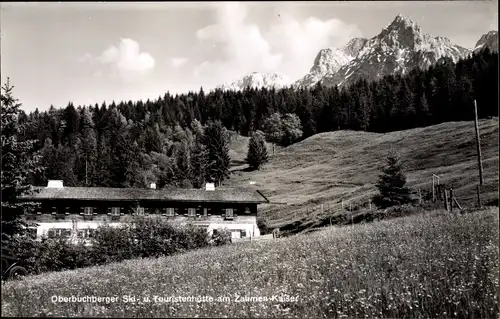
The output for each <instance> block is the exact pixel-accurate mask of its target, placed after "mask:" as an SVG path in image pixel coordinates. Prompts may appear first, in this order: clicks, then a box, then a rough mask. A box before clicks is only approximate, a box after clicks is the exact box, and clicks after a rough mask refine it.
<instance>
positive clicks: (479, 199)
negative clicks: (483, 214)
mask: <svg viewBox="0 0 500 319" xmlns="http://www.w3.org/2000/svg"><path fill="white" fill-rule="evenodd" d="M477 207H478V208H481V186H480V185H479V184H477Z"/></svg>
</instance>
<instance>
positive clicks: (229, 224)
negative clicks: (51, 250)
mask: <svg viewBox="0 0 500 319" xmlns="http://www.w3.org/2000/svg"><path fill="white" fill-rule="evenodd" d="M179 222H181V223H182V221H179ZM104 224H105V223H104V222H102V221H78V222H77V223H76V229H87V228H91V229H97V228H98V227H99V226H103V225H104ZM194 224H195V225H196V224H198V225H207V222H206V221H205V222H194ZM38 225H39V226H38V227H37V237H42V236H48V231H49V229H53V228H63V229H73V222H72V221H66V222H38ZM107 225H108V226H110V227H119V226H120V225H122V223H120V222H114V223H107ZM207 226H208V227H207V231H208V232H209V234H210V235H212V233H213V230H214V229H219V228H220V229H223V228H227V229H229V230H232V231H233V232H232V233H231V236H232V237H233V238H240V233H239V232H236V230H245V232H246V237H258V236H260V231H259V227H258V226H257V220H256V218H250V219H249V218H248V217H246V218H245V220H244V221H243V222H242V223H241V222H240V223H238V222H237V220H236V221H223V220H222V218H220V220H217V221H210V222H208V225H207Z"/></svg>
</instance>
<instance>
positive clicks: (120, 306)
mask: <svg viewBox="0 0 500 319" xmlns="http://www.w3.org/2000/svg"><path fill="white" fill-rule="evenodd" d="M498 240H499V238H498V208H495V209H487V210H483V211H479V212H475V213H472V214H466V215H450V214H445V213H443V212H439V211H434V212H430V213H426V214H421V215H415V216H410V217H405V218H397V219H394V220H388V221H382V222H375V223H371V224H362V225H355V226H352V227H351V226H347V227H342V228H335V227H332V228H329V229H327V230H324V231H321V232H318V233H314V234H311V235H308V236H294V237H290V238H285V239H279V240H276V241H268V242H253V243H245V244H237V245H231V246H227V247H220V248H210V249H206V250H199V251H194V252H190V253H187V254H184V255H178V256H172V257H166V258H159V259H154V260H146V259H144V260H133V261H127V262H123V263H117V264H112V265H108V266H102V267H93V268H89V269H82V270H76V271H67V272H60V273H50V274H46V275H40V276H36V277H31V278H26V279H25V280H22V281H19V282H8V283H6V284H4V285H3V287H2V315H4V316H40V315H48V316H101V317H103V316H106V317H204V316H208V317H300V318H310V317H370V318H380V317H386V318H387V317H392V318H396V317H397V318H403V317H404V318H407V317H412V318H416V317H418V318H422V317H447V318H452V317H461V318H463V317H470V318H496V317H497V314H498V295H497V293H498V289H499V282H498V257H499V256H498ZM72 295H74V296H84V295H88V296H101V297H113V296H116V297H117V298H118V299H119V301H117V302H113V303H110V304H105V303H53V302H51V297H53V296H63V297H70V296H72ZM124 295H131V296H137V298H140V300H138V301H137V302H135V303H134V302H124V301H123V299H122V296H124ZM287 295H288V296H292V297H296V298H297V301H291V300H290V299H289V298H288V301H287V300H286V299H287V298H286V297H285V296H287ZM146 296H149V297H150V301H149V302H144V301H143V300H142V298H143V297H146ZM153 296H162V297H164V298H166V297H168V296H202V297H203V296H210V297H213V298H214V299H215V298H217V297H219V296H220V297H222V296H226V297H229V298H231V301H229V302H227V301H226V302H216V301H214V302H200V303H196V302H183V303H172V302H170V303H165V302H155V301H154V297H153ZM237 296H242V297H243V296H245V297H268V298H272V297H273V296H282V297H284V299H285V300H282V301H283V302H278V301H267V302H266V301H263V302H262V301H261V302H256V301H254V302H237V300H236V298H237Z"/></svg>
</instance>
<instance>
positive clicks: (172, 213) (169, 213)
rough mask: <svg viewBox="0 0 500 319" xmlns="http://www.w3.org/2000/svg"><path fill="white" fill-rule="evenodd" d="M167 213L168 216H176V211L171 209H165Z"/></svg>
mask: <svg viewBox="0 0 500 319" xmlns="http://www.w3.org/2000/svg"><path fill="white" fill-rule="evenodd" d="M165 213H166V215H167V216H175V210H174V209H173V208H171V207H169V208H165Z"/></svg>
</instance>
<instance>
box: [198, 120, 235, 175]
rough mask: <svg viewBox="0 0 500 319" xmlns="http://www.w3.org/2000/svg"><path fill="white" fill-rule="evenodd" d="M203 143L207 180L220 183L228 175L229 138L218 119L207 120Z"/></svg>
mask: <svg viewBox="0 0 500 319" xmlns="http://www.w3.org/2000/svg"><path fill="white" fill-rule="evenodd" d="M204 142H205V143H204V144H205V146H206V149H207V169H206V170H205V176H206V180H207V181H213V182H215V183H216V184H217V185H220V184H221V183H222V181H224V179H226V178H227V177H229V164H230V160H231V159H230V157H229V145H228V144H229V139H228V136H227V132H226V129H225V128H224V126H222V123H221V122H220V121H215V122H212V121H209V122H207V126H206V127H205V136H204Z"/></svg>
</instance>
